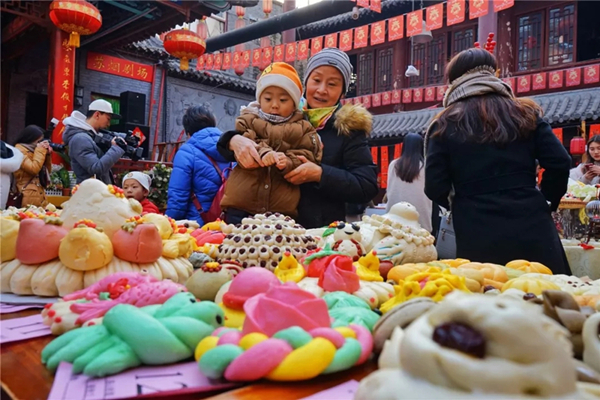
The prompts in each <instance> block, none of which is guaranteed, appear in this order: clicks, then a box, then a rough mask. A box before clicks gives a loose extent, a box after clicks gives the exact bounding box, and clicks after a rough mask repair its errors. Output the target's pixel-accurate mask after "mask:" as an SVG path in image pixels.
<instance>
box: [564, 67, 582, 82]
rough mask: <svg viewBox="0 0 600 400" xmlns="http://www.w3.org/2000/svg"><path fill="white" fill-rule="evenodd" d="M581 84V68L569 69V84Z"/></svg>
mask: <svg viewBox="0 0 600 400" xmlns="http://www.w3.org/2000/svg"><path fill="white" fill-rule="evenodd" d="M578 85H581V68H573V69H568V70H567V86H578Z"/></svg>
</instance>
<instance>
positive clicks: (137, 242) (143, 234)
mask: <svg viewBox="0 0 600 400" xmlns="http://www.w3.org/2000/svg"><path fill="white" fill-rule="evenodd" d="M112 244H113V248H114V252H115V255H116V256H117V257H119V258H120V259H122V260H125V261H129V262H134V263H140V264H146V263H153V262H156V260H158V259H159V258H160V256H161V254H162V239H161V238H160V234H159V233H158V229H157V228H156V225H154V224H150V223H143V222H142V218H141V217H139V216H136V217H133V218H131V219H128V220H127V222H126V223H125V224H124V225H123V227H122V228H121V229H119V230H118V231H117V232H116V233H115V234H114V235H113V238H112Z"/></svg>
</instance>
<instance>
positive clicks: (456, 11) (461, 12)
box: [446, 0, 465, 26]
mask: <svg viewBox="0 0 600 400" xmlns="http://www.w3.org/2000/svg"><path fill="white" fill-rule="evenodd" d="M447 8H448V13H447V15H446V25H448V26H452V25H456V24H460V23H461V22H464V21H465V0H448V4H447Z"/></svg>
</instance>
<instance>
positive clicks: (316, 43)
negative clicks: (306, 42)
mask: <svg viewBox="0 0 600 400" xmlns="http://www.w3.org/2000/svg"><path fill="white" fill-rule="evenodd" d="M321 50H323V36H319V37H317V38H312V39H311V40H310V55H311V56H314V55H315V54H317V53H318V52H320V51H321Z"/></svg>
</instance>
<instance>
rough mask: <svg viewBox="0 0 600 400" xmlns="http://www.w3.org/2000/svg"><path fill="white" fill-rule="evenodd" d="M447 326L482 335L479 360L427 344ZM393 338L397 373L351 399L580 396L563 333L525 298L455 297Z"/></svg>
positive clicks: (364, 385)
mask: <svg viewBox="0 0 600 400" xmlns="http://www.w3.org/2000/svg"><path fill="white" fill-rule="evenodd" d="M451 322H453V323H462V324H465V325H468V326H470V327H471V328H473V329H474V330H476V331H477V332H479V333H480V334H481V335H482V336H483V337H484V338H485V341H486V350H485V355H484V358H482V359H480V358H476V357H473V356H471V355H468V354H466V353H463V352H461V351H458V350H454V349H451V348H448V347H443V346H441V345H439V344H438V343H436V342H435V341H434V340H433V339H432V338H433V334H434V330H435V329H436V327H438V326H440V325H442V324H445V323H451ZM396 339H397V340H401V343H400V347H399V349H400V351H399V352H400V370H398V369H387V370H380V371H377V372H375V373H374V374H372V375H370V376H369V377H367V378H366V379H365V380H363V382H361V386H360V388H359V390H358V392H357V395H356V397H355V399H358V400H361V399H378V400H379V399H392V398H394V399H435V398H437V399H441V398H444V399H449V398H452V399H458V398H464V399H481V398H486V397H487V398H494V399H508V398H511V399H533V398H569V399H574V398H585V397H584V395H583V394H580V393H577V392H576V390H577V389H576V371H575V368H574V365H573V363H572V362H571V344H570V342H569V341H568V332H567V330H566V329H564V328H563V327H561V326H560V325H558V324H556V323H555V322H554V321H552V320H551V319H550V318H548V317H546V316H544V315H543V314H542V309H541V308H540V307H538V306H535V305H531V304H527V303H524V302H523V301H518V300H513V299H510V298H507V297H502V296H483V295H468V294H464V293H461V292H454V293H451V294H450V295H448V296H447V297H446V299H445V300H444V301H442V302H441V303H440V304H439V305H438V306H436V307H433V308H431V309H430V310H429V312H427V313H426V314H425V315H423V316H421V317H420V318H418V319H417V320H416V321H414V322H413V323H412V324H411V325H410V326H409V327H408V329H406V331H404V335H403V337H402V335H396ZM389 347H390V348H398V347H395V346H389ZM484 394H487V396H486V395H484Z"/></svg>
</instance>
